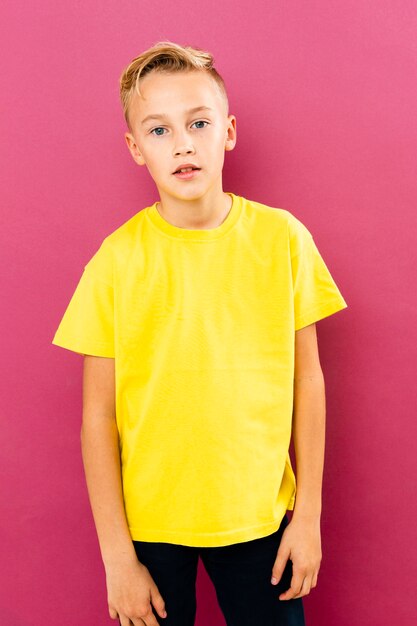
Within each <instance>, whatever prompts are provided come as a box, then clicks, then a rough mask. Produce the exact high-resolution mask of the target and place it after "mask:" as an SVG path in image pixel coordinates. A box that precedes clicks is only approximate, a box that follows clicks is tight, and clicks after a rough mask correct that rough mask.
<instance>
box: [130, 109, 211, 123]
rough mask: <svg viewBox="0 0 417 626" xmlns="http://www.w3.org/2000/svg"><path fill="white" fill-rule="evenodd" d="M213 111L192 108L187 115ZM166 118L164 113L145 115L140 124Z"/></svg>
mask: <svg viewBox="0 0 417 626" xmlns="http://www.w3.org/2000/svg"><path fill="white" fill-rule="evenodd" d="M212 110H213V109H212V108H211V107H207V106H199V107H193V108H192V109H188V111H187V113H197V111H212ZM167 117H168V116H167V115H165V114H164V113H161V114H158V113H153V114H152V115H147V116H146V117H145V118H144V119H143V120H142V122H141V124H142V125H143V124H145V122H148V121H149V120H159V119H166V118H167Z"/></svg>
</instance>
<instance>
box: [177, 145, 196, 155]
mask: <svg viewBox="0 0 417 626" xmlns="http://www.w3.org/2000/svg"><path fill="white" fill-rule="evenodd" d="M194 152H195V150H194V147H193V146H192V145H191V144H187V145H185V144H184V145H183V146H180V147H179V148H177V149H176V150H174V155H175V156H178V155H180V154H193V153H194Z"/></svg>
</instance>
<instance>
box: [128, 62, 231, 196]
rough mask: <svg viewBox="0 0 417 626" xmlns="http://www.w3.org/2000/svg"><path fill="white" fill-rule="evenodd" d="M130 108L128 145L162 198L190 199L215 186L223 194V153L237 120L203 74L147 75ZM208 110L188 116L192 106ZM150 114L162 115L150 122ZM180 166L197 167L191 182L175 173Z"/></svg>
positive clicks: (211, 82)
mask: <svg viewBox="0 0 417 626" xmlns="http://www.w3.org/2000/svg"><path fill="white" fill-rule="evenodd" d="M140 91H141V94H142V96H141V97H139V96H138V95H137V94H135V95H134V98H133V101H132V103H131V106H130V109H129V120H130V123H131V126H132V133H125V139H126V143H127V145H128V148H129V150H130V152H131V154H132V157H133V159H134V160H135V162H136V163H138V165H146V166H147V168H148V170H149V173H150V175H151V176H152V178H153V180H154V181H155V183H156V186H157V188H158V191H159V193H160V195H161V198H162V199H164V198H166V197H167V196H170V197H173V198H177V199H179V200H193V199H197V198H200V197H202V196H204V194H205V193H206V192H207V191H208V190H209V189H210V190H213V189H215V188H216V186H217V185H218V189H219V190H220V191H221V190H222V169H223V163H224V151H225V150H233V148H234V146H235V143H236V118H235V116H234V115H229V116H227V110H226V103H225V101H224V99H223V98H222V96H221V94H220V92H219V91H218V88H217V85H216V84H215V82H214V81H213V79H211V78H210V77H209V76H207V75H206V74H204V72H199V71H189V72H177V73H174V74H166V73H161V74H160V73H158V72H150V73H149V74H147V75H146V76H145V77H144V78H143V79H142V80H141V82H140ZM200 106H204V107H209V110H208V109H206V110H205V109H202V110H200V111H195V112H190V109H193V108H196V107H200ZM150 115H155V116H156V115H160V116H162V117H158V118H153V119H148V120H146V121H144V120H145V118H147V117H148V116H150ZM184 163H192V164H194V165H195V166H196V167H198V168H201V169H200V171H197V172H195V173H194V175H193V176H192V177H191V178H188V179H184V178H182V179H181V178H179V177H177V176H176V175H175V174H174V173H173V172H174V171H175V170H176V169H177V168H178V167H179V166H180V165H182V164H184Z"/></svg>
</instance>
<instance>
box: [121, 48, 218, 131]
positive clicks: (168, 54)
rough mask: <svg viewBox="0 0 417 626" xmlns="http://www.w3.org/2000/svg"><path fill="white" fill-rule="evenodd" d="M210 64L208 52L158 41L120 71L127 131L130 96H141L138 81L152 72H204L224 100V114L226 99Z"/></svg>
mask: <svg viewBox="0 0 417 626" xmlns="http://www.w3.org/2000/svg"><path fill="white" fill-rule="evenodd" d="M213 65H214V58H213V55H212V54H210V52H207V51H206V50H201V49H200V48H193V47H191V46H180V45H179V44H177V43H174V42H173V41H159V42H158V43H156V44H155V45H154V46H152V47H151V48H149V49H148V50H145V51H144V52H142V53H141V54H140V55H139V56H137V57H136V58H134V59H133V60H132V61H131V63H129V65H128V66H127V67H126V68H125V69H124V70H123V73H122V74H121V76H120V79H119V85H120V99H121V101H122V107H123V114H124V118H125V120H126V123H127V125H128V127H129V130H130V131H132V127H131V124H130V120H129V106H130V104H131V102H132V97H133V95H134V93H135V92H136V93H137V94H138V95H139V96H140V95H141V94H140V90H139V81H140V79H141V78H143V77H144V76H146V74H149V72H152V71H158V72H167V73H174V72H187V71H192V70H197V71H202V72H206V73H207V74H208V75H209V76H210V77H211V78H212V79H213V80H214V81H215V83H216V84H217V87H218V89H219V91H220V94H221V96H222V97H223V98H224V101H225V104H226V111H227V115H228V114H229V100H228V97H227V92H226V87H225V84H224V80H223V78H222V77H221V76H220V74H219V73H218V71H217V70H216V69H215V68H214V67H213Z"/></svg>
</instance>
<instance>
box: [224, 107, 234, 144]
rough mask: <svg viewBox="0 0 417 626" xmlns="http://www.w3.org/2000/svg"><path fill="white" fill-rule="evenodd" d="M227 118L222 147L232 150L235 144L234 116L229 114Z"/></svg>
mask: <svg viewBox="0 0 417 626" xmlns="http://www.w3.org/2000/svg"><path fill="white" fill-rule="evenodd" d="M227 119H228V125H227V134H226V141H225V144H224V149H225V150H233V148H234V147H235V145H236V117H235V116H234V115H229V117H228V118H227Z"/></svg>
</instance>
